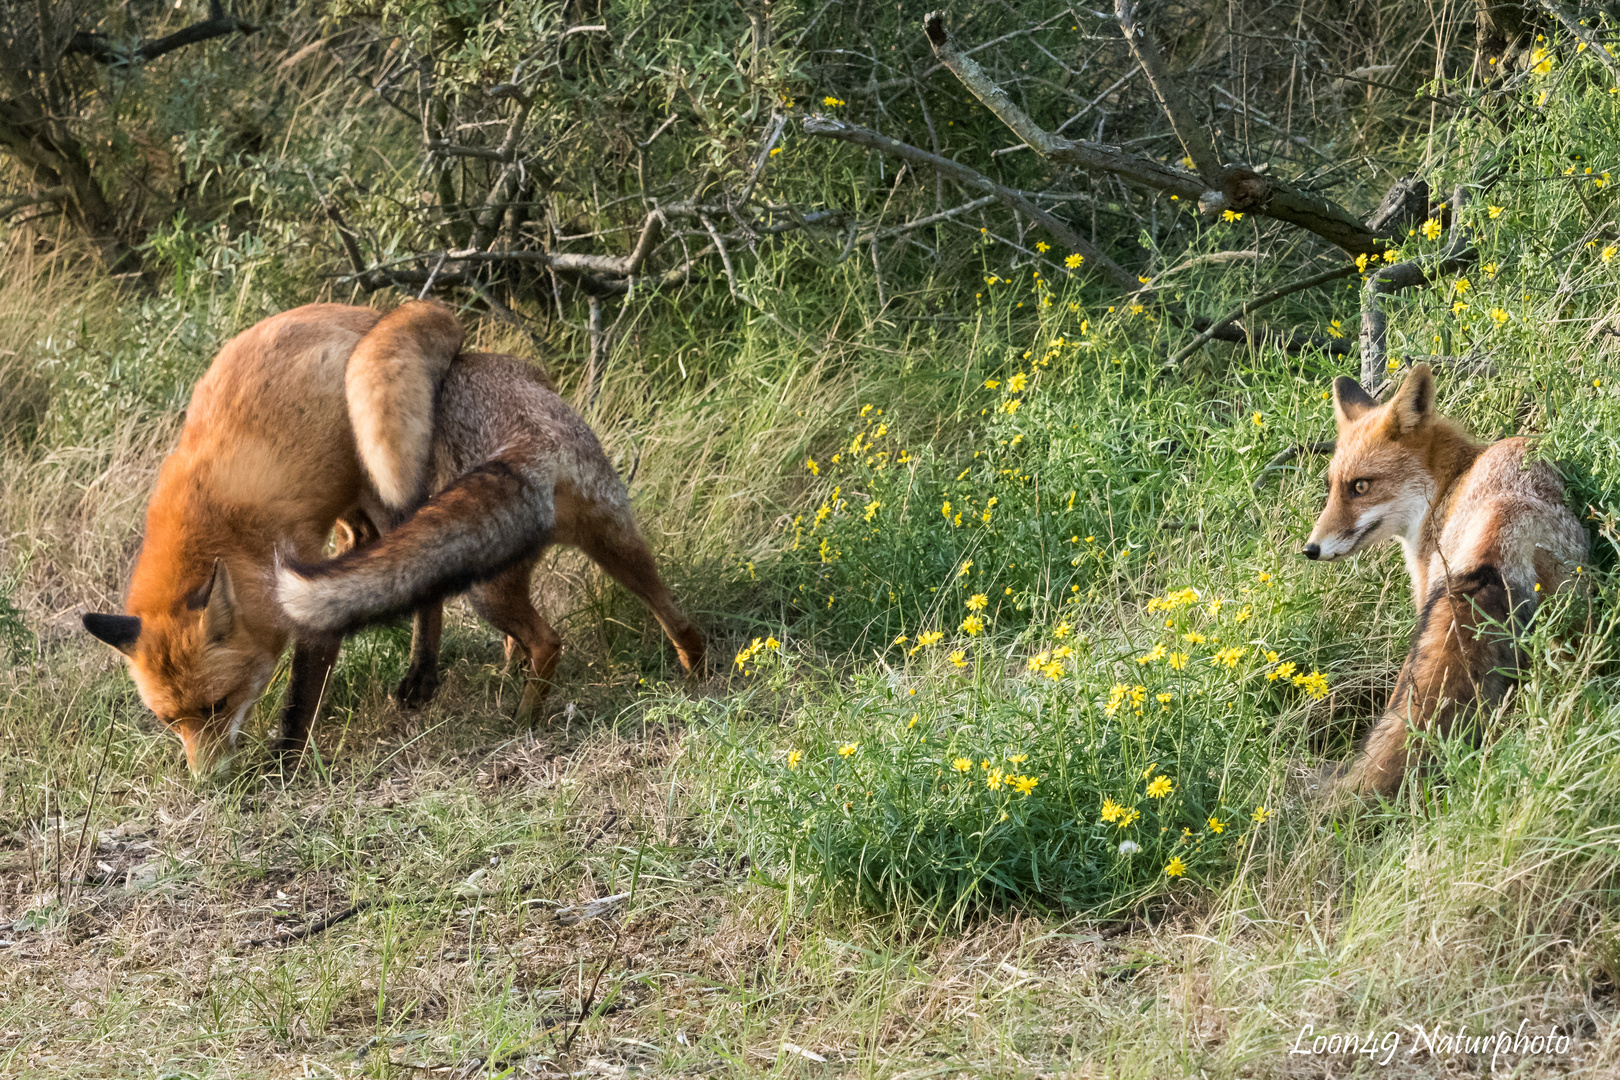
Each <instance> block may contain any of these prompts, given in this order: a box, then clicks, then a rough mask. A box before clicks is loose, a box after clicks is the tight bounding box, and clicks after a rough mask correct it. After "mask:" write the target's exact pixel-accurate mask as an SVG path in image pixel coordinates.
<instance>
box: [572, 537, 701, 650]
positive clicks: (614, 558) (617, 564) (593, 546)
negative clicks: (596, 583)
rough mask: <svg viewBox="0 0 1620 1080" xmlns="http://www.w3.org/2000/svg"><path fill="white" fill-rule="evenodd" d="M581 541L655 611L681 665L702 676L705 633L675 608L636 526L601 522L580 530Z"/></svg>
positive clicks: (602, 566)
mask: <svg viewBox="0 0 1620 1080" xmlns="http://www.w3.org/2000/svg"><path fill="white" fill-rule="evenodd" d="M578 542H579V546H580V548H581V550H583V551H584V552H585V554H586V555H588V556H590V558H591V560H592V561H593V562H595V563H596V565H598V566H600V567H601V568H602V569H603V570H606V571H607V572H608V574H609V575H610V576H612V578H613V579H614V580H615V581H617V582H618V583H619V584H620V585H623V586H624V587H625V588H626V589H629V590H630V591H631V592H632V593H634V594H635V595H636V596H638V597H640V599H641V602H642V603H644V604H646V605H647V607H648V608H650V609H651V610H652V613H653V617H654V618H656V619H657V620H658V625H659V626H661V627H663V629H664V634H665V636H666V637H668V638H669V640H670V642H671V643H673V644H674V646H675V652H676V653H677V655H679V656H680V658H681V666H682V667H683V668H685V669H686V670H687V672H688V673H689V674H691V675H694V676H696V675H701V674H702V672H703V654H704V650H705V648H706V645H705V643H704V640H703V632H702V631H701V630H699V629H698V628H697V626H696V625H694V624H693V622H692V620H691V619H688V618H687V617H686V614H685V612H683V611H681V609H680V608H679V607H677V606H676V605H675V599H674V597H672V596H670V594H669V586H667V585H665V584H664V579H663V578H661V577H659V576H658V566H657V564H655V563H654V562H653V557H652V552H650V551H648V550H647V542H646V541H645V540H643V539H642V538H641V533H639V532H637V531H636V527H635V523H634V522H629V521H624V520H622V519H614V518H609V519H607V520H605V521H603V520H598V521H597V522H595V523H593V527H587V528H584V529H581V530H580V536H579V537H578Z"/></svg>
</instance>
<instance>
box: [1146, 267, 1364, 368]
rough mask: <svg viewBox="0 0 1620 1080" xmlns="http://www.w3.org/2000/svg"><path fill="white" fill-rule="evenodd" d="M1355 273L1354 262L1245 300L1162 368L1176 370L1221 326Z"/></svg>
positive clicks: (1229, 324)
mask: <svg viewBox="0 0 1620 1080" xmlns="http://www.w3.org/2000/svg"><path fill="white" fill-rule="evenodd" d="M1354 273H1356V267H1355V264H1354V263H1351V264H1350V265H1348V266H1336V267H1334V268H1333V269H1332V270H1324V271H1322V272H1321V273H1320V274H1313V275H1312V276H1310V277H1308V278H1303V279H1301V280H1299V281H1290V282H1288V283H1287V284H1286V285H1279V286H1277V287H1276V288H1275V289H1271V290H1269V291H1267V292H1263V293H1261V294H1260V295H1259V296H1256V297H1254V298H1252V299H1249V300H1245V301H1244V302H1243V304H1242V305H1241V306H1239V307H1237V308H1234V309H1233V310H1231V311H1229V312H1227V313H1226V314H1225V315H1223V316H1222V317H1221V318H1219V319H1217V320H1215V322H1214V323H1213V324H1212V325H1211V326H1210V327H1209V329H1207V330H1205V331H1204V332H1203V333H1201V334H1199V335H1198V336H1197V337H1195V338H1193V339H1192V340H1191V341H1189V342H1187V344H1185V345H1183V346H1182V347H1181V348H1180V349H1178V350H1177V351H1176V354H1175V355H1174V356H1172V357H1170V359H1169V360H1167V361H1165V365H1164V366H1165V367H1167V368H1173V367H1176V366H1177V365H1179V364H1180V363H1181V362H1182V361H1183V360H1185V359H1187V357H1189V356H1191V355H1192V354H1193V353H1195V352H1197V351H1198V350H1199V349H1201V348H1203V347H1204V345H1205V343H1207V342H1208V341H1209V340H1210V339H1211V338H1213V337H1214V336H1215V334H1216V333H1217V332H1218V331H1219V330H1221V329H1222V328H1224V327H1227V326H1231V325H1232V324H1233V323H1235V322H1237V321H1238V320H1239V319H1241V318H1243V316H1245V315H1247V314H1249V313H1250V312H1252V311H1255V310H1256V309H1258V308H1262V307H1265V306H1266V305H1267V304H1270V303H1274V302H1275V301H1278V300H1281V299H1282V298H1283V297H1285V296H1292V295H1294V294H1295V293H1299V292H1304V291H1305V290H1306V289H1314V288H1316V287H1317V286H1318V285H1326V284H1327V283H1328V282H1330V281H1338V280H1340V279H1341V278H1347V277H1349V276H1350V275H1352V274H1354Z"/></svg>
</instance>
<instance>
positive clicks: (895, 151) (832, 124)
mask: <svg viewBox="0 0 1620 1080" xmlns="http://www.w3.org/2000/svg"><path fill="white" fill-rule="evenodd" d="M969 62H970V63H971V61H969ZM804 131H805V133H806V134H807V135H820V136H823V137H824V138H829V139H838V140H840V141H843V142H848V143H853V144H855V145H856V146H865V147H868V148H869V149H873V150H881V151H883V152H884V153H886V154H892V155H894V156H895V157H897V158H900V159H901V160H903V161H909V162H912V163H913V164H917V165H930V166H932V167H934V168H936V169H938V170H940V171H941V172H942V173H944V174H945V175H946V176H949V177H951V178H952V179H953V180H955V181H956V182H957V183H959V184H961V185H963V186H964V187H970V188H975V189H977V190H979V191H984V192H988V193H989V194H991V195H994V196H995V197H996V198H997V199H999V200H1000V201H1001V202H1003V203H1005V204H1006V205H1007V206H1010V207H1012V208H1013V209H1014V210H1017V211H1018V212H1019V213H1021V214H1024V215H1025V216H1027V217H1028V218H1030V219H1031V220H1033V221H1035V222H1037V223H1039V224H1040V226H1041V227H1042V228H1043V229H1045V230H1046V231H1047V232H1049V233H1051V235H1052V238H1053V239H1054V240H1056V241H1057V242H1058V243H1060V244H1062V245H1064V246H1065V247H1067V248H1068V249H1069V250H1070V251H1073V252H1076V253H1078V254H1079V255H1081V256H1082V257H1083V258H1084V260H1085V261H1084V264H1083V265H1085V266H1089V267H1091V268H1092V269H1094V270H1097V271H1098V272H1099V273H1101V274H1102V275H1103V276H1105V277H1106V278H1108V280H1109V283H1110V284H1112V285H1113V286H1114V287H1115V289H1117V290H1118V291H1120V292H1124V291H1127V290H1129V289H1131V288H1132V287H1133V286H1135V285H1136V284H1137V282H1136V276H1135V275H1134V274H1132V273H1131V272H1130V271H1128V270H1126V269H1125V268H1124V267H1123V266H1121V265H1119V264H1118V263H1116V262H1115V261H1114V260H1113V259H1110V258H1109V257H1108V256H1107V255H1105V254H1104V253H1103V251H1102V249H1101V248H1099V247H1097V246H1096V245H1095V244H1093V243H1092V242H1091V241H1089V240H1087V239H1085V238H1084V237H1082V236H1081V235H1080V234H1079V233H1077V232H1075V231H1074V230H1073V229H1072V228H1070V227H1069V226H1068V225H1066V224H1065V223H1064V222H1062V221H1061V220H1059V219H1058V218H1057V217H1055V216H1054V215H1052V214H1051V213H1050V212H1048V211H1046V210H1043V209H1041V208H1040V207H1039V206H1036V205H1035V203H1034V202H1032V201H1031V200H1030V198H1029V196H1027V195H1025V194H1024V193H1023V192H1022V191H1019V190H1017V189H1016V188H1010V187H1007V186H1005V185H1003V184H998V183H996V182H995V181H994V180H992V179H990V178H989V177H988V176H985V175H984V174H983V173H981V172H979V171H978V170H976V169H973V168H970V167H969V166H967V165H963V164H961V163H960V162H956V161H952V160H951V159H950V158H947V157H941V156H940V155H939V154H933V153H929V152H928V151H927V150H924V149H922V148H921V147H917V146H912V145H910V144H909V143H903V142H900V141H899V140H898V139H891V138H889V137H888V136H887V135H880V134H878V133H877V132H875V131H873V130H871V129H870V128H863V127H861V126H860V125H858V124H851V123H847V122H846V121H843V120H835V119H833V118H832V117H830V116H822V115H821V114H820V113H817V114H815V115H813V116H808V117H806V118H805V121H804Z"/></svg>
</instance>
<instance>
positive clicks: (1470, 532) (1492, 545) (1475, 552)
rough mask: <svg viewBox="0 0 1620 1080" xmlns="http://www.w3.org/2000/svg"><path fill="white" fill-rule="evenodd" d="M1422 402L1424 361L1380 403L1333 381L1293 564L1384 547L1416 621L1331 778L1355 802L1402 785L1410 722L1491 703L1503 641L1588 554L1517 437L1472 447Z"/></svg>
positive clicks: (1429, 722)
mask: <svg viewBox="0 0 1620 1080" xmlns="http://www.w3.org/2000/svg"><path fill="white" fill-rule="evenodd" d="M1434 398H1435V388H1434V378H1433V376H1432V375H1431V374H1430V372H1429V368H1428V365H1426V364H1419V365H1417V366H1416V367H1414V368H1413V369H1412V373H1411V374H1410V375H1409V376H1407V378H1406V381H1405V382H1404V383H1402V384H1401V387H1400V390H1399V391H1397V392H1396V394H1395V396H1394V397H1393V398H1391V399H1390V401H1389V402H1388V403H1387V404H1385V405H1378V404H1377V403H1376V402H1375V401H1374V400H1373V399H1372V398H1371V397H1369V396H1368V395H1367V393H1366V392H1365V391H1363V390H1362V388H1361V386H1360V385H1359V384H1358V383H1357V382H1356V381H1355V380H1354V379H1351V378H1347V377H1343V376H1341V377H1339V378H1338V379H1335V380H1334V381H1333V413H1334V417H1335V419H1336V420H1337V421H1338V427H1339V441H1338V447H1337V449H1336V450H1335V452H1334V455H1333V460H1332V461H1331V462H1330V463H1329V465H1328V501H1327V507H1326V508H1325V509H1324V510H1323V511H1322V516H1321V517H1320V518H1318V519H1317V522H1316V528H1315V529H1313V530H1312V531H1311V536H1310V540H1309V542H1307V543H1306V545H1305V552H1304V554H1305V557H1306V558H1308V559H1323V560H1328V561H1331V560H1334V559H1342V558H1344V557H1345V556H1347V555H1353V554H1354V553H1356V552H1357V551H1360V550H1361V549H1363V548H1366V547H1370V546H1372V545H1373V544H1377V543H1380V542H1382V541H1384V540H1396V541H1398V542H1399V543H1400V545H1401V548H1402V550H1403V552H1404V553H1405V555H1406V569H1407V572H1408V574H1410V576H1411V578H1412V601H1413V603H1414V604H1415V605H1416V607H1417V611H1418V622H1417V629H1416V631H1414V633H1413V635H1412V644H1411V647H1410V650H1409V651H1408V653H1407V656H1406V663H1405V665H1404V666H1403V667H1402V668H1401V674H1400V677H1399V679H1397V681H1396V684H1395V692H1394V694H1393V695H1391V697H1390V701H1389V705H1388V707H1387V708H1386V709H1385V711H1384V715H1383V718H1382V719H1381V720H1380V721H1379V723H1378V724H1377V726H1376V727H1374V728H1373V730H1372V732H1371V734H1369V735H1368V736H1367V739H1366V741H1365V742H1364V743H1363V744H1362V747H1361V750H1360V752H1359V753H1358V754H1357V756H1356V758H1355V760H1354V761H1353V762H1352V763H1351V764H1350V767H1349V769H1348V771H1347V773H1346V774H1345V776H1344V778H1343V784H1344V786H1346V787H1348V788H1350V789H1351V790H1354V791H1356V792H1358V793H1362V794H1369V793H1378V794H1383V795H1393V794H1394V793H1395V792H1396V791H1397V790H1398V789H1399V788H1400V785H1401V779H1402V777H1403V776H1404V775H1405V773H1406V770H1407V769H1408V767H1409V766H1411V765H1412V764H1413V763H1414V762H1415V760H1416V757H1417V753H1418V751H1417V748H1416V746H1415V745H1410V746H1409V744H1408V727H1409V726H1410V727H1411V728H1413V729H1415V730H1416V732H1418V733H1422V732H1427V731H1430V730H1433V731H1436V732H1438V733H1442V734H1443V733H1445V732H1446V731H1448V730H1449V729H1450V728H1451V727H1452V726H1453V725H1454V724H1456V723H1457V721H1458V720H1459V718H1461V717H1463V716H1465V715H1467V714H1469V713H1471V712H1477V711H1478V710H1481V709H1489V708H1490V707H1491V706H1494V705H1496V704H1498V703H1500V702H1501V700H1502V698H1503V696H1504V695H1505V694H1506V693H1507V688H1508V685H1509V683H1510V680H1511V679H1512V677H1513V674H1514V673H1515V672H1516V671H1517V670H1518V667H1519V659H1520V652H1519V647H1518V645H1517V643H1516V641H1515V635H1516V634H1518V633H1522V632H1523V630H1524V629H1525V627H1526V626H1527V625H1528V623H1529V621H1530V619H1531V617H1532V616H1533V615H1534V614H1535V611H1536V608H1537V606H1538V604H1539V602H1540V600H1541V599H1542V598H1543V597H1545V596H1547V595H1548V594H1549V593H1552V592H1556V591H1557V590H1559V589H1561V588H1563V587H1565V586H1566V585H1567V584H1568V583H1569V582H1570V581H1571V580H1572V578H1573V575H1574V571H1575V569H1576V567H1577V566H1578V565H1579V564H1580V563H1581V562H1582V561H1583V560H1585V558H1586V552H1587V541H1586V532H1585V530H1583V529H1582V528H1581V524H1580V522H1579V521H1577V520H1576V519H1575V515H1574V514H1572V513H1570V511H1569V509H1568V508H1567V507H1566V506H1565V505H1564V488H1563V484H1562V482H1561V481H1560V480H1559V478H1558V475H1557V474H1556V473H1555V472H1554V471H1553V470H1552V469H1551V468H1549V467H1548V466H1546V465H1544V464H1541V463H1539V462H1534V463H1533V462H1531V461H1529V460H1528V458H1527V452H1528V449H1529V443H1528V441H1527V440H1525V439H1522V438H1512V439H1503V440H1502V441H1500V442H1496V443H1492V444H1490V445H1488V446H1482V445H1480V444H1478V443H1476V442H1474V441H1473V440H1472V439H1470V438H1469V437H1468V434H1467V433H1466V432H1465V431H1464V430H1463V429H1462V428H1461V427H1460V426H1458V425H1457V424H1454V423H1452V422H1451V421H1449V420H1447V419H1445V418H1443V417H1441V416H1439V415H1437V414H1436V413H1435V411H1434ZM1418 737H1420V736H1417V735H1414V737H1413V742H1414V743H1415V741H1416V739H1417V738H1418Z"/></svg>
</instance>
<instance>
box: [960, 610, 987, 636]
mask: <svg viewBox="0 0 1620 1080" xmlns="http://www.w3.org/2000/svg"><path fill="white" fill-rule="evenodd" d="M961 629H962V631H963V632H964V633H966V634H967V635H968V636H969V637H978V636H979V635H980V634H982V633H984V620H983V619H981V618H980V617H979V616H977V615H969V616H968V617H967V618H965V619H963V620H962V626H961Z"/></svg>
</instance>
